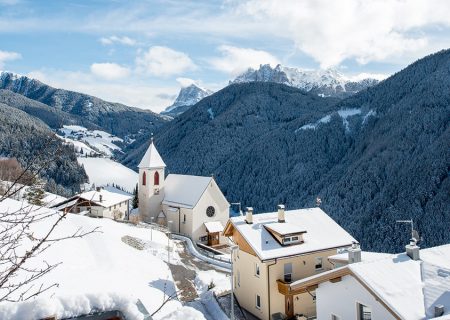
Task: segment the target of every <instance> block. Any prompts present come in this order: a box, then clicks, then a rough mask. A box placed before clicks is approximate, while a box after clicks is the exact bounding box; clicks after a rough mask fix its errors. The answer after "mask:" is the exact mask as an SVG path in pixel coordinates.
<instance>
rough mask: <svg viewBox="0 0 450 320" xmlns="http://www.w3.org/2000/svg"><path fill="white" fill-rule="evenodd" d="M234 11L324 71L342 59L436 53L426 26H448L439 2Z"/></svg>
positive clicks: (446, 6) (447, 7)
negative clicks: (288, 42) (285, 40)
mask: <svg viewBox="0 0 450 320" xmlns="http://www.w3.org/2000/svg"><path fill="white" fill-rule="evenodd" d="M237 11H238V12H239V13H240V14H241V15H243V16H247V17H248V16H250V17H251V18H253V19H254V20H256V21H259V23H261V24H264V25H266V27H265V28H266V29H270V30H271V32H272V33H275V34H276V35H278V36H281V37H287V38H290V39H291V40H292V41H293V42H294V43H295V45H296V47H297V49H299V50H300V51H302V52H304V53H306V54H308V55H309V56H311V57H313V58H314V59H315V60H316V61H318V62H319V63H320V65H321V67H324V68H325V67H330V66H335V65H338V64H340V63H342V62H343V61H344V60H346V59H355V60H356V61H357V62H358V63H360V64H366V63H368V62H372V61H383V62H386V61H392V60H401V59H405V58H407V59H408V60H410V57H411V56H415V57H417V56H421V55H423V54H426V53H430V52H432V51H433V50H435V49H436V48H435V46H436V45H435V44H436V42H434V43H435V44H434V45H433V44H432V43H431V41H430V34H429V33H428V34H427V30H426V28H430V27H435V28H438V27H447V28H448V27H450V2H449V1H445V0H427V1H421V0H394V1H392V0H380V1H365V0H344V1H326V0H317V1H297V0H286V1H283V3H282V4H280V2H279V1H277V0H268V1H264V2H261V1H257V0H249V1H247V2H246V3H245V4H240V5H239V7H238V9H237ZM421 29H424V30H421ZM428 31H429V30H428ZM446 39H447V40H449V37H448V36H447V38H446ZM442 43H444V41H442V42H441V43H440V44H442Z"/></svg>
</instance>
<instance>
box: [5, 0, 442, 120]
mask: <svg viewBox="0 0 450 320" xmlns="http://www.w3.org/2000/svg"><path fill="white" fill-rule="evenodd" d="M449 47H450V1H447V0H421V1H419V0H376V1H375V0H373V1H370V0H340V1H334V0H327V1H325V0H310V1H307V0H265V1H258V0H241V1H236V0H224V1H214V0H198V1H188V0H167V1H158V0H142V1H138V0H110V1H106V0H90V1H84V0H45V1H44V0H0V70H4V71H11V72H15V73H18V74H22V75H27V76H31V77H33V78H36V79H38V80H41V81H42V82H44V83H47V84H49V85H52V86H55V87H57V88H64V89H69V90H75V91H79V92H83V93H88V94H91V95H94V96H97V97H99V98H102V99H105V100H108V101H113V102H121V103H124V104H127V105H130V106H135V107H140V108H144V109H151V110H153V111H155V112H160V111H162V110H163V109H164V108H165V107H167V106H169V105H170V104H171V103H172V102H173V100H174V99H175V98H176V95H177V93H178V91H179V90H180V88H181V87H182V86H187V85H189V84H191V83H197V84H198V85H200V86H203V87H206V88H208V89H211V90H219V89H221V88H223V87H224V86H226V85H227V83H228V81H229V80H231V79H233V78H234V77H236V75H238V74H239V73H241V72H243V71H245V70H246V69H247V68H249V67H252V68H258V67H259V65H260V64H267V63H268V64H271V65H272V66H276V65H277V64H278V63H280V64H282V65H285V66H290V67H298V68H302V69H319V68H335V69H337V70H339V71H340V72H342V73H343V74H345V75H347V76H349V77H361V75H366V76H367V75H368V76H373V77H376V78H383V77H386V76H388V75H390V74H393V73H395V72H397V71H399V70H401V69H402V68H404V67H406V66H407V65H408V64H410V63H412V62H414V61H416V60H417V59H419V58H421V57H423V56H425V55H428V54H430V53H433V52H436V51H439V50H442V49H447V48H449Z"/></svg>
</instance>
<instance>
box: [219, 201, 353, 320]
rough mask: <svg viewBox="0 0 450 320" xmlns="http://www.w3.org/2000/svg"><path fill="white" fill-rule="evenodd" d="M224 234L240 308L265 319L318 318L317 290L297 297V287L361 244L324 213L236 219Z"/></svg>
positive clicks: (295, 212)
mask: <svg viewBox="0 0 450 320" xmlns="http://www.w3.org/2000/svg"><path fill="white" fill-rule="evenodd" d="M224 235H225V236H227V237H230V238H231V239H232V241H233V242H234V243H235V244H236V245H237V246H238V249H237V250H234V254H233V256H232V260H233V274H234V279H233V282H234V284H233V290H234V294H235V297H236V299H237V301H238V302H239V304H240V306H241V307H243V308H244V309H246V310H247V311H248V312H250V313H252V314H253V315H254V316H256V317H258V318H260V319H276V318H279V319H284V318H285V317H287V318H293V317H294V316H297V317H298V319H302V318H301V317H304V318H303V319H307V318H308V317H314V316H315V315H316V305H315V304H316V301H315V292H314V287H312V288H310V287H308V288H305V289H304V290H298V291H295V292H292V291H290V289H289V286H290V284H291V283H293V282H295V281H297V280H300V279H304V278H307V277H310V276H312V275H316V274H320V273H323V272H326V271H328V270H331V269H332V268H333V265H332V264H331V262H330V261H329V260H328V257H329V256H332V255H335V254H337V253H340V252H341V251H342V250H344V249H345V248H347V247H349V246H351V244H352V243H353V242H355V239H354V238H353V237H352V236H351V235H350V234H348V233H347V232H346V231H345V230H344V229H343V228H341V227H340V226H339V225H338V224H337V223H336V222H335V221H334V220H333V219H331V218H330V217H329V216H328V215H327V214H326V213H325V212H323V211H322V210H321V209H320V208H310V209H299V210H290V211H285V209H284V206H283V205H279V206H278V212H271V213H262V214H257V215H253V209H252V208H247V212H246V215H245V216H240V217H233V218H230V219H229V221H228V223H227V225H226V226H225V230H224Z"/></svg>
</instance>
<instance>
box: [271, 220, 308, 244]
mask: <svg viewBox="0 0 450 320" xmlns="http://www.w3.org/2000/svg"><path fill="white" fill-rule="evenodd" d="M264 227H265V228H266V230H267V231H269V233H270V234H271V235H272V236H273V237H274V238H275V239H276V240H277V241H278V242H279V243H280V244H281V245H283V246H288V245H295V244H301V243H303V242H304V241H303V234H305V233H306V230H305V229H304V228H302V227H300V226H297V225H293V224H287V223H284V222H281V223H280V222H276V223H270V224H265V225H264Z"/></svg>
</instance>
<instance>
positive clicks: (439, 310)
mask: <svg viewBox="0 0 450 320" xmlns="http://www.w3.org/2000/svg"><path fill="white" fill-rule="evenodd" d="M444 312H445V309H444V306H443V305H442V304H438V305H435V306H434V317H435V318H437V317H441V316H443V315H444Z"/></svg>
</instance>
